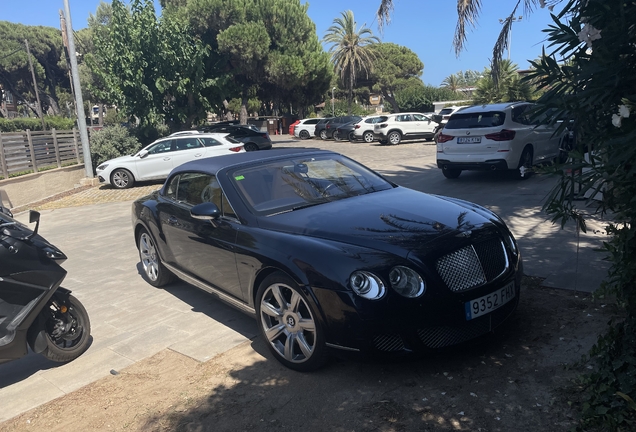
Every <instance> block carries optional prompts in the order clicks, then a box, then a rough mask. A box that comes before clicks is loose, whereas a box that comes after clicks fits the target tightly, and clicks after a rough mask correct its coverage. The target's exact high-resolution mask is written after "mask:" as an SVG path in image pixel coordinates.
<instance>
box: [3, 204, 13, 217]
mask: <svg viewBox="0 0 636 432" xmlns="http://www.w3.org/2000/svg"><path fill="white" fill-rule="evenodd" d="M0 213H4V214H6V215H7V216H9V217H13V213H11V210H9V209H8V208H6V207H3V206H1V205H0Z"/></svg>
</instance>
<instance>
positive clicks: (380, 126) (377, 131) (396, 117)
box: [373, 113, 437, 145]
mask: <svg viewBox="0 0 636 432" xmlns="http://www.w3.org/2000/svg"><path fill="white" fill-rule="evenodd" d="M436 126H437V123H435V122H434V121H433V119H432V118H431V117H429V116H427V115H426V114H422V113H399V114H390V115H388V116H387V119H386V120H385V121H382V122H381V123H376V124H375V125H373V134H374V136H375V138H376V139H378V140H379V141H380V144H386V143H389V144H392V145H396V144H399V143H400V142H401V141H402V140H405V139H427V140H432V139H433V137H434V136H435V127H436Z"/></svg>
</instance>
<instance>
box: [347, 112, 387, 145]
mask: <svg viewBox="0 0 636 432" xmlns="http://www.w3.org/2000/svg"><path fill="white" fill-rule="evenodd" d="M387 120H388V117H387V116H377V117H365V118H363V119H362V120H360V121H359V122H358V123H356V125H355V126H354V129H353V136H354V138H355V139H356V141H357V140H362V141H364V142H367V143H372V142H373V140H374V139H375V137H374V136H373V127H374V125H375V124H376V123H382V122H385V121H387Z"/></svg>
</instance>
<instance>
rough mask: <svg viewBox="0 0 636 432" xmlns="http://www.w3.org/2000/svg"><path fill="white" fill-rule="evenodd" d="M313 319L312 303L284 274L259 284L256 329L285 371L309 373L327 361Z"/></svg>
mask: <svg viewBox="0 0 636 432" xmlns="http://www.w3.org/2000/svg"><path fill="white" fill-rule="evenodd" d="M281 303H284V305H281ZM317 317H318V313H317V311H316V310H315V309H314V308H313V306H312V303H311V302H310V301H309V300H308V299H307V297H306V296H305V294H304V293H303V292H302V291H301V290H300V288H299V287H298V285H296V283H295V282H294V281H293V280H292V279H291V278H289V277H288V276H287V275H285V274H284V273H281V272H276V273H272V274H271V275H269V276H267V277H266V278H265V279H264V280H263V282H262V283H261V284H260V286H259V288H258V292H257V293H256V320H257V322H258V327H259V329H260V331H261V335H262V336H263V339H264V340H265V343H266V344H267V347H268V348H269V350H270V351H271V353H272V354H273V355H274V357H275V358H276V360H278V361H279V362H281V363H282V364H283V365H285V366H287V367H288V368H290V369H294V370H297V371H301V372H309V371H313V370H316V369H318V368H320V367H321V366H322V365H324V364H325V362H326V361H327V347H326V345H325V332H324V331H323V329H322V326H321V324H320V322H319V321H318V320H317V319H316V318H317Z"/></svg>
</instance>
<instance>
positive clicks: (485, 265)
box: [436, 238, 508, 291]
mask: <svg viewBox="0 0 636 432" xmlns="http://www.w3.org/2000/svg"><path fill="white" fill-rule="evenodd" d="M436 267H437V272H438V273H439V275H440V276H441V278H442V279H443V280H444V282H445V283H446V286H448V288H450V289H451V291H464V290H467V289H470V288H475V287H478V286H480V285H484V284H485V283H488V282H491V281H493V280H494V279H496V278H497V277H499V276H501V275H502V274H503V272H504V271H505V270H506V269H507V268H508V258H507V256H506V249H505V248H504V245H503V243H502V241H501V240H499V239H497V238H494V239H490V240H486V241H483V242H480V243H477V244H474V245H468V246H465V247H463V248H461V249H459V250H456V251H455V252H452V253H449V254H448V255H445V256H443V257H441V258H440V259H438V260H437V263H436Z"/></svg>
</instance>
